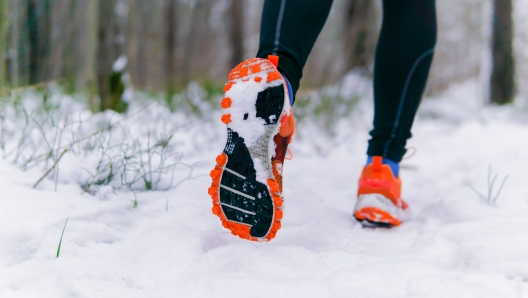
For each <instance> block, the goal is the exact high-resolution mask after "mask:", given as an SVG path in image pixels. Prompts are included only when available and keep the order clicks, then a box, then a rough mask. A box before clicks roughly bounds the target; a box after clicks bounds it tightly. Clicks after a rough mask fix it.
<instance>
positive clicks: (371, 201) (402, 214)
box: [354, 194, 412, 222]
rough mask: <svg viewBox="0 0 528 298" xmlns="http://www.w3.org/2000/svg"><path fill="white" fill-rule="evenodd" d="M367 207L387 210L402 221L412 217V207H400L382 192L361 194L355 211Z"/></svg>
mask: <svg viewBox="0 0 528 298" xmlns="http://www.w3.org/2000/svg"><path fill="white" fill-rule="evenodd" d="M367 207H374V208H377V209H379V210H382V211H385V212H387V213H389V214H390V215H392V216H393V217H394V218H395V219H397V220H399V221H401V222H404V221H409V220H410V219H411V217H412V212H411V209H410V208H407V209H405V210H404V209H402V208H398V207H397V206H396V205H394V203H393V202H392V201H391V200H390V199H388V198H386V197H385V196H383V195H380V194H366V195H360V196H359V198H358V200H357V202H356V206H355V207H354V213H355V212H356V211H359V210H361V209H363V208H367Z"/></svg>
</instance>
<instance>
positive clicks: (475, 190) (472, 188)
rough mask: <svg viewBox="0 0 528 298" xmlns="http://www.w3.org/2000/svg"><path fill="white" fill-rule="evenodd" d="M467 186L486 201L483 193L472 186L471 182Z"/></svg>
mask: <svg viewBox="0 0 528 298" xmlns="http://www.w3.org/2000/svg"><path fill="white" fill-rule="evenodd" d="M467 186H468V187H469V188H471V190H473V191H474V192H475V193H476V194H477V195H478V196H479V197H480V198H481V199H483V200H484V201H486V196H485V195H483V194H481V193H480V192H479V191H478V190H477V189H476V188H474V187H473V185H471V184H469V183H468V184H467Z"/></svg>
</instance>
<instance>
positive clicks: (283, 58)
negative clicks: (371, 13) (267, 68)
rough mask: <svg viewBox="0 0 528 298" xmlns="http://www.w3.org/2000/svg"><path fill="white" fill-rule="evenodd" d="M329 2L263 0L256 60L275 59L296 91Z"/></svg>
mask: <svg viewBox="0 0 528 298" xmlns="http://www.w3.org/2000/svg"><path fill="white" fill-rule="evenodd" d="M331 6H332V0H266V1H265V2H264V9H263V11H262V23H261V25H260V46H259V50H258V53H257V57H259V58H267V57H268V55H270V54H273V55H278V56H279V57H280V59H279V71H280V72H281V73H282V74H283V75H285V76H286V77H287V78H288V80H289V81H290V83H291V85H292V89H293V93H294V94H295V93H296V92H297V89H299V82H300V80H301V77H302V70H303V67H304V65H305V64H306V60H308V55H309V54H310V52H311V51H312V48H313V45H314V43H315V40H316V39H317V36H319V33H320V32H321V30H322V29H323V26H324V24H325V22H326V19H327V18H328V13H329V12H330V8H331Z"/></svg>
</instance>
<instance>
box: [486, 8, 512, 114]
mask: <svg viewBox="0 0 528 298" xmlns="http://www.w3.org/2000/svg"><path fill="white" fill-rule="evenodd" d="M491 50H492V55H493V69H492V73H491V84H490V86H491V90H490V99H491V102H493V103H498V104H506V103H510V102H512V101H513V99H514V96H515V60H514V57H513V21H512V0H495V1H494V10H493V37H492V46H491Z"/></svg>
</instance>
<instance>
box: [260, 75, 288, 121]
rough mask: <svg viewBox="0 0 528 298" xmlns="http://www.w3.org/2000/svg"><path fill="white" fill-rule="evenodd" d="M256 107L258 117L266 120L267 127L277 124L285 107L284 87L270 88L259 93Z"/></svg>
mask: <svg viewBox="0 0 528 298" xmlns="http://www.w3.org/2000/svg"><path fill="white" fill-rule="evenodd" d="M255 106H256V108H257V117H259V118H262V119H264V121H266V124H267V125H271V124H277V122H278V121H279V116H280V114H281V112H282V108H283V107H284V86H283V85H279V86H276V87H270V88H267V89H266V90H264V91H261V92H259V94H258V96H257V101H256V103H255Z"/></svg>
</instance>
